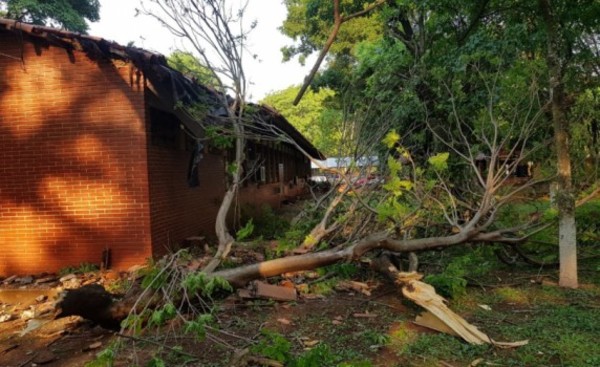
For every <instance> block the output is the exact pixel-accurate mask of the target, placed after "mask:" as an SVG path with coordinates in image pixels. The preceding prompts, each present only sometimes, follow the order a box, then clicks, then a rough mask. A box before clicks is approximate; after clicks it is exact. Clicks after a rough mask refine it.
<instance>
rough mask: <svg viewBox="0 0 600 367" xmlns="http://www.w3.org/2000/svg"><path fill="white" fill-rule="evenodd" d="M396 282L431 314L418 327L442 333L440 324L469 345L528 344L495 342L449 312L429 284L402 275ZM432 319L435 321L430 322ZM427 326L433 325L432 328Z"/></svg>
mask: <svg viewBox="0 0 600 367" xmlns="http://www.w3.org/2000/svg"><path fill="white" fill-rule="evenodd" d="M407 279H408V280H407ZM397 282H398V283H399V284H401V285H402V294H403V295H404V296H405V297H406V298H408V299H410V300H411V301H414V302H415V303H416V304H418V305H419V306H421V307H423V308H425V309H426V310H427V311H429V312H430V313H431V316H428V315H424V316H423V317H427V322H423V318H421V319H420V322H422V324H419V325H422V326H425V327H429V328H431V329H434V330H438V331H442V326H441V324H443V325H444V326H445V327H446V328H449V329H451V330H452V333H450V334H452V335H458V336H459V337H461V338H462V339H463V340H465V341H466V342H468V343H470V344H477V345H481V344H493V345H495V346H499V347H506V348H511V347H518V346H522V345H525V344H527V343H528V342H529V341H528V340H523V341H518V342H514V343H502V342H496V341H495V340H493V339H492V338H490V337H489V336H487V335H486V334H485V333H483V332H481V331H480V330H479V329H477V328H476V327H475V326H473V325H471V324H469V323H468V322H467V321H466V320H465V319H463V318H462V317H460V316H459V315H457V314H455V313H454V312H453V311H452V310H450V309H449V308H448V306H446V300H445V299H444V298H443V297H442V296H440V295H438V294H437V293H436V292H435V289H434V288H433V287H432V286H430V285H429V284H426V283H423V282H421V281H418V280H414V278H412V277H403V274H402V273H400V274H399V275H398V278H397ZM432 318H435V319H437V320H435V321H432ZM428 325H433V326H434V327H431V326H428ZM443 332H446V331H443Z"/></svg>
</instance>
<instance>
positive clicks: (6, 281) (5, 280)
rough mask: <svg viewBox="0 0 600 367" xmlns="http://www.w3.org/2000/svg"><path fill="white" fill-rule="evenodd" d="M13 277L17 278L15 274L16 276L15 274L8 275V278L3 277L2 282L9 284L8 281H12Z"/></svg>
mask: <svg viewBox="0 0 600 367" xmlns="http://www.w3.org/2000/svg"><path fill="white" fill-rule="evenodd" d="M15 279H17V276H16V275H11V276H9V277H8V278H6V279H4V280H3V281H2V283H3V284H10V283H12V282H14V281H15Z"/></svg>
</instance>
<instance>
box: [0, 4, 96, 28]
mask: <svg viewBox="0 0 600 367" xmlns="http://www.w3.org/2000/svg"><path fill="white" fill-rule="evenodd" d="M2 4H4V5H5V9H6V13H5V14H4V16H5V17H7V18H11V19H19V20H23V21H25V22H30V23H33V24H40V25H51V26H60V27H63V28H65V29H67V30H70V31H75V32H81V33H85V32H87V30H88V28H89V26H88V24H87V23H86V20H88V21H90V22H95V21H98V20H99V19H100V2H99V1H98V0H0V5H2Z"/></svg>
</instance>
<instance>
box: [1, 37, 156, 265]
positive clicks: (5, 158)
mask: <svg viewBox="0 0 600 367" xmlns="http://www.w3.org/2000/svg"><path fill="white" fill-rule="evenodd" d="M36 42H38V41H36ZM21 47H22V49H21ZM0 50H2V53H3V55H0V246H1V249H2V251H0V275H7V274H12V273H18V274H26V273H39V272H52V271H58V270H59V269H61V268H63V267H65V266H73V265H74V266H77V265H79V264H80V263H82V262H89V263H95V264H98V263H100V261H101V254H102V251H103V250H104V249H105V248H109V249H111V251H112V259H113V261H112V263H113V266H114V267H116V268H120V269H122V268H127V267H129V266H130V265H132V264H135V263H140V262H143V261H144V259H145V258H146V257H148V256H150V254H151V249H150V231H149V228H150V224H149V223H150V219H149V205H148V195H149V193H148V188H147V187H148V186H147V165H146V146H147V145H146V130H145V123H144V121H145V116H144V115H145V112H144V96H143V92H144V86H143V84H144V80H143V78H141V77H140V76H139V74H137V73H135V70H132V69H130V66H129V65H128V64H126V63H122V62H118V61H114V62H113V61H107V60H91V59H90V58H88V57H87V56H86V55H85V54H84V53H82V52H79V51H71V52H67V51H66V50H65V49H63V48H58V47H54V46H49V45H44V44H42V43H39V42H38V43H36V44H35V45H34V44H33V43H31V42H29V41H28V39H27V36H25V42H23V44H21V41H20V39H19V38H18V37H17V36H15V34H13V33H5V32H0ZM21 52H22V53H23V61H24V62H23V64H22V63H21V61H20V60H19V57H20V55H21ZM6 55H13V56H14V57H15V58H16V59H13V58H10V57H7V56H6Z"/></svg>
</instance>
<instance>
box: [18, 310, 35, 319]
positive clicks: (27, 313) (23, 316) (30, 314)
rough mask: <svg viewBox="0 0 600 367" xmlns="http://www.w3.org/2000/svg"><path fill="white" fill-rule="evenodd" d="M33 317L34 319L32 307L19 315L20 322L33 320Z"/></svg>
mask: <svg viewBox="0 0 600 367" xmlns="http://www.w3.org/2000/svg"><path fill="white" fill-rule="evenodd" d="M34 317H35V309H33V307H32V308H30V309H28V310H25V311H23V312H22V313H21V319H22V320H29V319H33V318H34Z"/></svg>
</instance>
